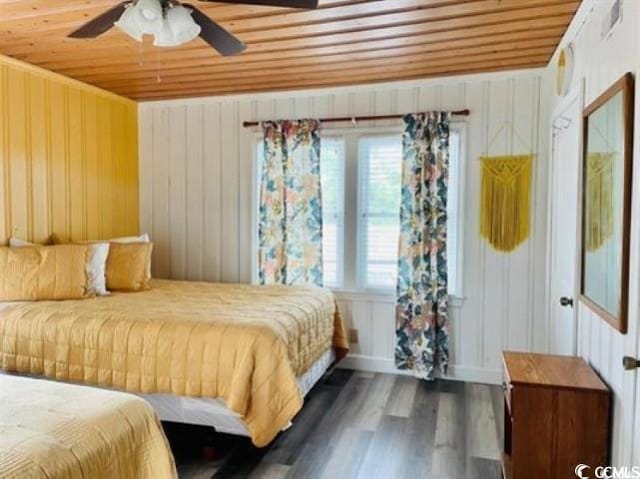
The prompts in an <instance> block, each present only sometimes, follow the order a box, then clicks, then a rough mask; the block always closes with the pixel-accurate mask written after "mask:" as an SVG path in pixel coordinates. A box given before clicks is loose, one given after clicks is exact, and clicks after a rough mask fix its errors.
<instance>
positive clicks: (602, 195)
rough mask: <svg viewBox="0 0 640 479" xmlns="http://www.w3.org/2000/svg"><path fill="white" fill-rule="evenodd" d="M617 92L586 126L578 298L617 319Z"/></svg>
mask: <svg viewBox="0 0 640 479" xmlns="http://www.w3.org/2000/svg"><path fill="white" fill-rule="evenodd" d="M623 113H624V112H623V92H622V91H619V92H618V93H617V94H616V95H615V96H613V97H611V99H609V100H608V101H607V102H606V103H604V104H603V105H602V106H601V107H600V108H598V109H597V110H595V111H593V112H592V113H591V114H590V115H589V117H588V121H587V141H586V145H585V146H586V151H585V158H584V175H585V178H584V195H585V196H584V204H583V207H584V216H583V219H584V225H583V227H584V230H583V232H584V237H583V254H584V263H583V294H584V295H585V296H586V297H588V298H589V299H590V300H591V301H593V302H594V303H595V304H596V305H598V306H599V307H600V308H602V309H604V310H605V311H606V312H607V313H609V314H611V315H613V316H619V315H620V287H621V285H620V279H621V276H622V273H621V265H622V234H623V212H624V208H623V207H624V205H623V201H624V166H625V162H624V114H623Z"/></svg>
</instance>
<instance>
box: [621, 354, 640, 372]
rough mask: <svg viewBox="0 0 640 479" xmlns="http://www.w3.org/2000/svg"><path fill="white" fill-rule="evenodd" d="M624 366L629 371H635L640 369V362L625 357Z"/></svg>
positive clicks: (623, 359)
mask: <svg viewBox="0 0 640 479" xmlns="http://www.w3.org/2000/svg"><path fill="white" fill-rule="evenodd" d="M622 366H623V367H624V368H625V369H626V370H627V371H632V370H633V369H636V368H640V361H638V360H637V359H636V358H632V357H631V356H625V357H624V358H622Z"/></svg>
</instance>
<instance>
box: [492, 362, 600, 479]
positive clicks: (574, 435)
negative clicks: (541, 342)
mask: <svg viewBox="0 0 640 479" xmlns="http://www.w3.org/2000/svg"><path fill="white" fill-rule="evenodd" d="M503 364H504V384H503V387H504V451H503V455H502V458H503V459H502V467H503V472H504V477H505V478H506V479H529V478H531V479H539V478H545V479H567V478H569V477H575V473H574V471H575V467H576V466H577V465H578V464H586V465H588V466H591V467H596V466H604V465H606V464H607V461H608V447H609V401H610V393H609V389H608V388H607V386H606V385H605V384H604V383H603V382H602V381H601V380H600V378H599V377H598V375H597V374H596V373H595V372H594V371H593V369H591V367H590V366H589V365H588V364H587V363H586V362H585V361H584V360H583V359H582V358H577V357H571V356H550V355H545V354H529V353H515V352H508V351H507V352H504V353H503Z"/></svg>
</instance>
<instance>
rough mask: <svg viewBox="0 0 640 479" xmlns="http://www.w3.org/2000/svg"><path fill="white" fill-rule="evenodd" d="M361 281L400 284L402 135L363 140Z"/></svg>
mask: <svg viewBox="0 0 640 479" xmlns="http://www.w3.org/2000/svg"><path fill="white" fill-rule="evenodd" d="M359 156H360V162H359V167H360V168H359V170H360V212H359V215H358V217H359V218H360V224H359V228H358V229H359V237H360V241H359V242H358V244H359V245H360V246H361V248H360V274H359V277H360V278H359V279H360V284H361V286H362V287H364V288H365V289H393V288H395V286H396V278H397V265H398V237H399V235H400V222H399V216H398V215H399V212H400V189H401V185H402V178H401V175H402V138H401V137H399V136H398V135H394V136H383V137H362V138H360V142H359Z"/></svg>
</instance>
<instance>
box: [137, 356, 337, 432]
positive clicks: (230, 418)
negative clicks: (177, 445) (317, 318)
mask: <svg viewBox="0 0 640 479" xmlns="http://www.w3.org/2000/svg"><path fill="white" fill-rule="evenodd" d="M334 360H335V353H334V351H333V349H329V350H327V352H326V353H325V354H323V355H322V356H321V357H320V359H318V360H317V361H316V362H315V363H314V364H313V365H312V366H311V368H309V370H308V371H307V372H306V373H304V374H303V375H302V376H299V377H298V378H297V380H296V381H297V383H298V387H299V388H300V393H301V394H302V395H303V396H306V395H307V394H308V393H309V391H311V389H312V388H313V386H315V385H316V383H317V382H318V381H319V380H320V379H321V378H322V376H324V374H325V373H326V372H327V370H328V369H329V367H330V366H331V364H332V363H333V362H334ZM140 397H142V398H144V399H145V400H146V401H147V402H149V404H151V406H153V409H155V411H156V414H158V416H159V417H160V419H162V420H163V421H172V422H179V423H184V424H198V425H202V426H211V427H213V428H215V430H216V431H217V432H222V433H226V434H234V435H237V436H250V433H249V430H248V429H247V425H246V424H245V422H244V421H243V419H242V417H241V416H240V415H239V414H238V413H235V412H233V411H232V410H231V409H229V408H228V407H227V406H226V404H225V402H224V400H223V399H212V398H192V397H185V396H174V395H170V394H140ZM293 420H294V421H295V419H293Z"/></svg>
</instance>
